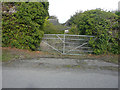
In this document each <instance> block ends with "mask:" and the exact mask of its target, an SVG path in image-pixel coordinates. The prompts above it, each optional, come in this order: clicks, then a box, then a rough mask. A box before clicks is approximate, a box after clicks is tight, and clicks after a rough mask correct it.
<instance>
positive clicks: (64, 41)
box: [63, 34, 65, 54]
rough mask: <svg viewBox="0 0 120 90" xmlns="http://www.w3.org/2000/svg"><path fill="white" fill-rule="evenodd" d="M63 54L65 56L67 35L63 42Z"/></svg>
mask: <svg viewBox="0 0 120 90" xmlns="http://www.w3.org/2000/svg"><path fill="white" fill-rule="evenodd" d="M63 41H64V42H63V54H65V34H64V40H63Z"/></svg>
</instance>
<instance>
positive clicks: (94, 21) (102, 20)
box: [67, 9, 120, 54]
mask: <svg viewBox="0 0 120 90" xmlns="http://www.w3.org/2000/svg"><path fill="white" fill-rule="evenodd" d="M117 14H118V13H116V14H114V13H112V12H107V11H104V10H101V9H95V10H88V11H85V12H78V13H76V14H75V15H73V16H72V17H71V18H70V20H69V21H68V22H67V23H68V26H71V27H72V28H71V29H70V34H82V35H93V36H95V38H96V39H95V40H92V39H91V40H90V42H89V43H90V45H91V47H92V48H93V50H94V54H106V53H113V54H119V53H120V50H119V49H120V46H119V45H118V42H119V41H120V40H119V35H118V30H119V25H118V19H119V18H118V15H117Z"/></svg>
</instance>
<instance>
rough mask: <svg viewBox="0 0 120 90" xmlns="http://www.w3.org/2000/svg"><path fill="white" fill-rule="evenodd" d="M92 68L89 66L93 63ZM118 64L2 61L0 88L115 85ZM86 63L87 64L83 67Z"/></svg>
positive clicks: (88, 61)
mask: <svg viewBox="0 0 120 90" xmlns="http://www.w3.org/2000/svg"><path fill="white" fill-rule="evenodd" d="M93 66H94V68H90V67H93ZM103 66H104V67H105V66H106V67H115V68H117V67H118V65H116V64H112V63H106V62H103V61H98V60H96V61H95V60H84V61H79V60H76V59H53V58H40V59H39V60H36V59H32V60H16V61H13V62H9V63H3V67H2V87H3V88H118V71H116V70H107V69H105V70H104V69H100V68H99V67H103ZM86 67H87V68H86Z"/></svg>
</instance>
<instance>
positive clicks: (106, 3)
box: [48, 0, 120, 23]
mask: <svg viewBox="0 0 120 90" xmlns="http://www.w3.org/2000/svg"><path fill="white" fill-rule="evenodd" d="M48 1H49V14H50V16H52V15H54V16H57V18H58V19H59V22H60V23H64V22H66V21H67V20H68V19H69V18H70V17H71V16H72V15H74V14H75V12H77V11H80V10H82V11H85V10H91V9H96V8H101V9H104V10H117V9H118V2H119V1H120V0H48Z"/></svg>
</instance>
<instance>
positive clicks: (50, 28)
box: [43, 17, 64, 34]
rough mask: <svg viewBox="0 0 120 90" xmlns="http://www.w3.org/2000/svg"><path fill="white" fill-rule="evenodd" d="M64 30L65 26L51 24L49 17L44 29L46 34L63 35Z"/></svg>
mask: <svg viewBox="0 0 120 90" xmlns="http://www.w3.org/2000/svg"><path fill="white" fill-rule="evenodd" d="M63 28H64V26H63V25H60V24H59V25H54V24H53V23H50V21H49V20H48V17H46V19H45V23H44V29H43V30H44V33H45V34H63V33H64V31H63V30H62V29H63Z"/></svg>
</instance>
